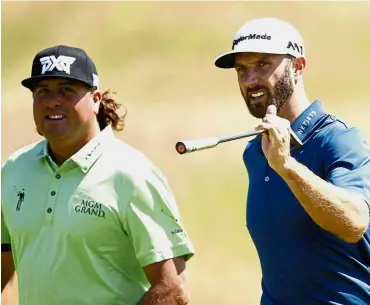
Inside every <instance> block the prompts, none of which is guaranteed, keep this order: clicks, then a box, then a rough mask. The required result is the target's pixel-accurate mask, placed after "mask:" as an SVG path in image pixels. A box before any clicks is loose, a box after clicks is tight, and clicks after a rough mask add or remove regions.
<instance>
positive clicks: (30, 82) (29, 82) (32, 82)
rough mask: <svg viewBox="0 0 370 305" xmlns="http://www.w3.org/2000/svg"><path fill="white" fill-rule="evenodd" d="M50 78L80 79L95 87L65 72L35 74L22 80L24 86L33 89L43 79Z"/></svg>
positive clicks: (89, 85)
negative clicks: (66, 74) (60, 73)
mask: <svg viewBox="0 0 370 305" xmlns="http://www.w3.org/2000/svg"><path fill="white" fill-rule="evenodd" d="M50 78H64V79H68V80H72V81H79V82H81V83H83V84H85V85H87V86H88V87H89V88H92V87H93V86H91V84H89V83H87V82H86V81H84V80H81V79H79V78H77V77H72V76H65V74H63V75H38V76H33V77H29V78H26V79H24V80H22V82H21V84H22V85H23V86H24V87H26V88H28V89H30V90H33V88H34V87H35V86H36V85H37V83H38V82H40V81H42V80H45V79H50Z"/></svg>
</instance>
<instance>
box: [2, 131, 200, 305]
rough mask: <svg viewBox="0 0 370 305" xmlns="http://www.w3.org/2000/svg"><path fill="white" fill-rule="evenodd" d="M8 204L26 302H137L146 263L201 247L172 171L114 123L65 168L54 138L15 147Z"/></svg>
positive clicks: (6, 182) (6, 175)
mask: <svg viewBox="0 0 370 305" xmlns="http://www.w3.org/2000/svg"><path fill="white" fill-rule="evenodd" d="M1 204H2V230H1V233H2V234H1V238H2V244H6V243H11V247H12V252H13V256H14V263H15V266H16V270H17V273H18V285H19V298H20V305H36V304H37V305H51V304H53V305H58V304H61V305H62V304H63V305H65V304H74V305H82V304H86V305H90V304H99V305H105V304H106V305H116V304H117V305H118V304H119V305H135V304H136V303H137V302H138V301H139V300H140V299H141V297H142V296H143V295H144V294H145V292H146V291H147V290H148V288H149V287H150V284H149V282H148V280H147V279H146V276H145V273H144V271H143V268H142V267H143V266H146V265H149V264H152V263H155V262H159V261H162V260H165V259H169V258H173V257H177V256H185V258H186V259H189V258H190V257H191V256H192V255H193V253H194V250H193V247H192V244H191V242H190V240H189V238H188V237H187V234H186V232H185V229H184V227H183V225H182V224H181V221H180V219H179V212H178V209H177V205H176V202H175V199H174V197H173V195H172V192H171V190H170V188H169V186H168V183H167V181H166V179H165V177H164V176H163V175H162V173H161V172H160V171H159V170H158V168H157V167H156V166H155V165H153V163H152V162H151V161H150V160H148V159H147V158H146V157H145V156H144V155H143V154H142V153H140V152H139V151H137V150H135V149H134V148H132V147H131V146H129V145H128V144H126V143H124V142H123V141H121V140H119V139H117V138H116V137H115V136H114V134H113V131H112V129H111V128H110V127H107V128H105V129H104V130H103V131H102V132H100V133H99V135H98V136H97V137H95V138H94V139H93V140H92V141H90V142H89V143H88V144H87V145H86V146H84V147H83V148H82V149H81V150H80V151H79V152H78V153H76V154H75V155H74V156H72V157H71V158H70V159H69V160H67V161H66V162H65V163H64V164H63V165H62V166H60V167H58V166H57V165H56V164H55V163H54V162H53V161H52V159H51V158H50V157H49V154H48V146H47V142H46V141H40V142H37V143H35V144H32V145H30V146H27V147H25V148H23V149H21V150H19V151H17V152H16V153H14V154H13V155H11V156H10V157H9V158H8V160H7V161H6V163H5V164H4V166H3V168H2V194H1Z"/></svg>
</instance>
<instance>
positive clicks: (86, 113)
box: [74, 100, 95, 121]
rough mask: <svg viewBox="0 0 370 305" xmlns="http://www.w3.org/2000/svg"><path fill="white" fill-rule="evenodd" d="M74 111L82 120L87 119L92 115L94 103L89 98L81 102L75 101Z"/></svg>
mask: <svg viewBox="0 0 370 305" xmlns="http://www.w3.org/2000/svg"><path fill="white" fill-rule="evenodd" d="M74 112H75V113H76V115H77V116H78V117H79V118H80V119H81V120H82V121H87V120H89V119H90V118H91V117H94V114H95V112H94V103H93V102H92V101H89V100H87V101H84V102H83V103H77V104H76V105H75V107H74Z"/></svg>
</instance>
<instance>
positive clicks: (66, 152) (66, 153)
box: [48, 124, 100, 166]
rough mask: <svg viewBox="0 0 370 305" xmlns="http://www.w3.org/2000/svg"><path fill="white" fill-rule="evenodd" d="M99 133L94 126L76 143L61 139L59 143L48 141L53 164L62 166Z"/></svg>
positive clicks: (97, 126) (97, 127)
mask: <svg viewBox="0 0 370 305" xmlns="http://www.w3.org/2000/svg"><path fill="white" fill-rule="evenodd" d="M99 132H100V128H99V125H98V124H96V125H95V126H94V128H93V129H91V131H90V132H89V133H88V134H86V135H85V136H84V137H82V138H80V139H78V140H77V141H68V139H63V140H59V141H49V140H48V143H49V147H50V154H51V156H52V157H53V159H54V161H55V163H56V164H57V165H58V166H60V165H62V164H63V163H64V162H65V161H66V160H68V159H69V158H71V157H72V156H73V155H74V154H75V153H77V152H78V151H79V150H81V148H83V147H84V146H85V145H86V144H87V143H89V142H90V141H91V140H92V139H93V138H94V137H95V136H96V135H97V134H98V133H99Z"/></svg>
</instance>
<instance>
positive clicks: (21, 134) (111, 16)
mask: <svg viewBox="0 0 370 305" xmlns="http://www.w3.org/2000/svg"><path fill="white" fill-rule="evenodd" d="M1 5H2V24H1V26H2V29H1V31H2V41H1V42H2V50H1V51H2V58H1V60H2V70H1V73H2V96H1V98H2V152H1V155H2V158H3V160H4V159H5V158H6V157H7V156H8V155H9V154H10V153H11V152H12V151H14V150H15V149H17V148H19V147H21V146H23V145H25V144H28V143H31V142H33V141H35V140H38V139H39V136H38V135H37V133H36V132H35V128H34V124H33V118H32V100H31V94H30V92H29V91H28V90H27V89H25V88H23V87H22V86H21V85H20V81H21V80H22V79H24V78H26V77H28V76H29V75H30V72H31V63H32V60H33V57H34V55H35V54H36V52H38V51H40V50H41V49H44V48H46V47H49V46H52V45H56V44H67V45H72V46H77V47H81V48H83V49H85V50H86V51H87V52H88V54H89V55H90V56H91V57H92V58H93V60H94V61H95V63H96V65H97V69H98V73H99V75H100V83H101V88H102V89H108V88H112V89H114V90H116V91H117V93H118V97H119V99H120V100H121V102H122V103H123V104H124V105H125V107H127V109H128V116H127V121H126V124H127V125H126V128H125V130H124V131H123V132H122V133H120V134H119V137H120V138H122V139H124V140H125V141H127V142H128V143H130V144H131V145H133V146H134V147H136V148H138V149H140V150H142V151H143V152H144V153H145V154H146V155H147V156H148V157H149V158H150V159H152V160H153V161H154V162H155V163H156V164H157V165H158V166H159V167H160V168H161V170H162V171H163V172H164V173H165V175H166V176H167V178H168V180H169V182H170V185H171V187H172V189H173V191H174V193H175V195H176V197H177V201H178V205H179V207H180V211H181V214H182V219H183V222H184V224H185V226H186V228H187V230H188V233H189V235H190V237H191V239H192V241H193V243H194V246H195V248H196V250H197V254H196V256H194V258H193V259H192V260H191V261H190V262H189V268H190V269H189V287H190V292H191V295H192V304H194V305H205V304H207V305H208V304H214V305H240V304H258V303H259V299H260V295H261V289H260V277H261V275H260V267H259V262H258V257H257V254H256V251H255V248H254V246H253V244H252V243H251V239H250V237H249V235H248V232H247V229H246V227H245V197H246V192H247V186H248V179H247V178H248V177H247V174H246V171H245V169H244V165H243V162H242V157H241V155H242V152H243V149H244V147H245V144H246V143H247V140H245V139H244V140H238V141H235V142H233V143H226V144H222V145H220V146H218V147H217V148H215V149H211V150H207V151H201V152H196V153H193V154H188V155H183V156H180V155H178V154H177V153H176V152H175V149H174V144H175V143H176V142H177V141H179V140H186V139H194V138H200V137H208V136H222V135H228V134H234V133H239V132H244V131H247V130H250V129H252V128H253V127H254V125H255V124H256V123H257V121H256V120H255V119H252V118H251V116H250V115H249V113H248V110H247V109H246V107H245V106H244V102H243V100H242V98H241V96H240V92H239V89H238V85H237V80H236V75H235V73H234V71H233V70H221V69H217V68H215V67H214V66H213V60H214V58H215V57H216V56H218V55H219V54H221V53H222V52H225V51H227V50H229V48H230V47H231V44H232V40H233V37H234V34H235V32H236V31H237V29H238V28H239V27H240V26H241V25H242V24H243V23H244V22H246V21H248V20H249V19H251V18H256V17H279V18H282V19H284V20H286V21H288V22H291V23H293V24H294V25H295V26H296V28H297V29H298V30H299V31H300V32H301V34H302V36H303V38H304V40H305V44H306V50H307V68H306V71H305V77H304V78H305V86H306V90H307V92H308V96H309V97H310V99H312V100H314V99H321V100H322V101H323V103H324V106H325V108H326V110H328V111H331V112H333V113H334V114H336V115H338V116H340V117H342V118H343V119H345V120H347V121H348V122H349V123H352V124H354V125H357V126H358V127H360V128H361V129H362V130H363V131H364V132H365V134H366V136H367V139H370V131H369V130H368V129H369V121H370V120H369V114H370V106H369V103H370V100H369V96H368V92H369V85H370V82H369V78H368V75H369V70H370V61H369V53H370V31H369V21H370V17H369V16H370V2H368V3H366V2H358V3H355V2H351V3H350V2H347V3H346V2H337V3H335V2H323V3H320V2H305V3H298V2H261V3H254V2H174V3H172V2H85V1H83V2H2V4H1Z"/></svg>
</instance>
